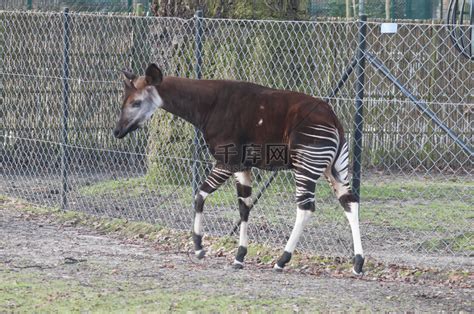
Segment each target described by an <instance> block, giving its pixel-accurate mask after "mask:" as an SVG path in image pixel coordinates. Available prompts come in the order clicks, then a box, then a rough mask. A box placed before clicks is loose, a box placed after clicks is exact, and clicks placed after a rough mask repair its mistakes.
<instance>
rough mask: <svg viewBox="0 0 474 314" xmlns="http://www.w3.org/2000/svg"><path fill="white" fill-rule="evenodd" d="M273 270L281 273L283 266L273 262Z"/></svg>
mask: <svg viewBox="0 0 474 314" xmlns="http://www.w3.org/2000/svg"><path fill="white" fill-rule="evenodd" d="M273 271H274V272H277V273H282V272H283V267H280V266H278V264H275V266H273Z"/></svg>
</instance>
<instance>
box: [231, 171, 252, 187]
mask: <svg viewBox="0 0 474 314" xmlns="http://www.w3.org/2000/svg"><path fill="white" fill-rule="evenodd" d="M235 179H236V180H237V181H238V182H239V183H240V184H242V185H246V186H252V180H251V179H250V172H248V171H242V172H236V173H235Z"/></svg>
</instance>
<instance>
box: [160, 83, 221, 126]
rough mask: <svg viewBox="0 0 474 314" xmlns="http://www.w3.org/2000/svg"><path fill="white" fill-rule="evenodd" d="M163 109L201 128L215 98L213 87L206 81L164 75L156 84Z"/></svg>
mask: <svg viewBox="0 0 474 314" xmlns="http://www.w3.org/2000/svg"><path fill="white" fill-rule="evenodd" d="M158 93H159V95H160V96H161V98H162V99H163V107H162V108H163V109H164V110H166V111H168V112H170V113H172V114H174V115H177V116H178V117H180V118H183V119H184V120H186V121H188V122H190V123H191V124H193V125H194V126H196V127H197V128H199V129H201V130H202V129H203V127H204V125H205V122H206V119H207V116H208V113H209V112H210V111H211V107H212V104H213V103H214V100H215V88H213V86H211V85H209V84H206V81H200V80H192V79H186V78H178V77H165V79H164V80H163V82H162V83H161V84H160V85H159V86H158Z"/></svg>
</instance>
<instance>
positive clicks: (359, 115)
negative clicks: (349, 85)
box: [352, 0, 367, 200]
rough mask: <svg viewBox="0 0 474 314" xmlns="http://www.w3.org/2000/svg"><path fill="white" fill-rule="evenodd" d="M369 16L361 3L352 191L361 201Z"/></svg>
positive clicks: (362, 2) (361, 2)
mask: <svg viewBox="0 0 474 314" xmlns="http://www.w3.org/2000/svg"><path fill="white" fill-rule="evenodd" d="M366 22H367V15H366V14H365V6H364V1H363V0H361V1H360V2H359V45H358V48H357V56H356V59H357V66H356V75H357V84H356V100H355V118H354V145H353V147H354V151H353V155H354V157H353V162H354V164H353V168H352V191H353V192H354V194H355V196H356V198H357V200H360V177H361V175H360V171H361V165H362V131H363V113H364V108H363V99H364V80H365V73H364V72H365V50H366V46H367V41H366V34H367V23H366Z"/></svg>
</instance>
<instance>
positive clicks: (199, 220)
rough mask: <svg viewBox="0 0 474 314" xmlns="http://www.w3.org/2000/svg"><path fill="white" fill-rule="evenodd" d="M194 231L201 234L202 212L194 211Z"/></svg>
mask: <svg viewBox="0 0 474 314" xmlns="http://www.w3.org/2000/svg"><path fill="white" fill-rule="evenodd" d="M194 233H195V234H197V235H202V213H196V216H194Z"/></svg>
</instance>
